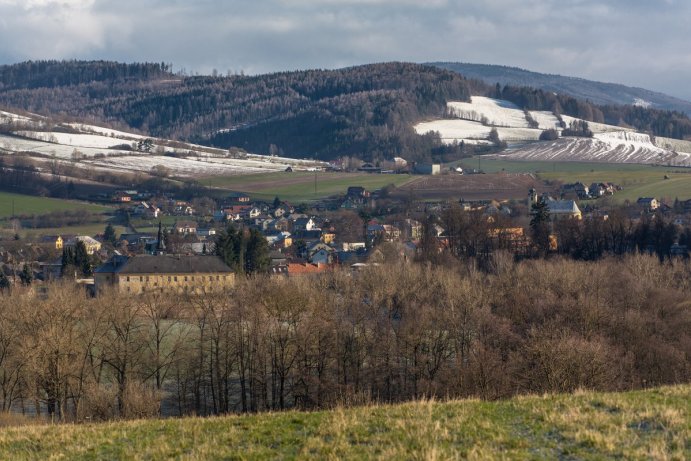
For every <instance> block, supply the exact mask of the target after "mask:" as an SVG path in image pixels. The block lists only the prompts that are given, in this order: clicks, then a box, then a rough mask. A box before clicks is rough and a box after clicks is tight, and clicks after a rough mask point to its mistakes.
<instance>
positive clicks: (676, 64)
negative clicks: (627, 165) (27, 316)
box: [0, 0, 691, 99]
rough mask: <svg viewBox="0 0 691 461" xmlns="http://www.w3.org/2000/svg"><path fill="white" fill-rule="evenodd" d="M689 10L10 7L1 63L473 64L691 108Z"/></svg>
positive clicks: (172, 1)
mask: <svg viewBox="0 0 691 461" xmlns="http://www.w3.org/2000/svg"><path fill="white" fill-rule="evenodd" d="M689 19H691V2H688V1H686V0H646V1H643V0H628V1H625V0H609V1H594V0H562V1H559V2H558V1H556V0H483V1H481V2H479V1H475V0H473V1H470V0H468V1H466V0H456V1H454V0H426V1H425V0H282V1H281V0H255V1H244V0H194V1H193V0H119V1H117V2H113V1H108V0H0V63H12V62H17V61H23V60H27V59H62V58H68V59H71V58H76V59H113V60H119V61H128V62H129V61H144V60H147V61H157V62H159V61H165V62H171V63H173V64H174V65H175V68H176V69H182V68H184V69H186V70H187V71H188V72H200V73H209V72H211V71H212V69H217V70H218V71H219V72H222V73H225V72H227V71H231V72H239V71H244V72H246V73H264V72H272V71H281V70H293V69H305V68H334V67H342V66H348V65H356V64H363V63H368V62H380V61H389V60H405V61H414V62H424V61H435V60H444V61H463V62H479V63H489V64H503V65H510V66H517V67H522V68H526V69H530V70H535V71H540V72H549V73H559V74H563V75H571V76H579V77H584V78H590V79H595V80H602V81H612V82H617V83H624V84H628V85H635V86H641V87H644V88H649V89H653V90H660V91H664V92H666V93H669V94H672V95H676V96H680V97H684V98H686V99H691V86H690V85H688V83H687V82H688V81H689V80H691V48H690V47H689V46H688V44H689V43H690V42H691V40H690V39H691V28H689V27H688V25H687V22H688V20H689Z"/></svg>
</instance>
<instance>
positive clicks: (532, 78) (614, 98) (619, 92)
mask: <svg viewBox="0 0 691 461" xmlns="http://www.w3.org/2000/svg"><path fill="white" fill-rule="evenodd" d="M432 65H434V66H437V67H440V68H442V69H447V70H452V71H454V72H458V73H459V74H462V75H464V76H465V77H467V78H474V79H478V80H482V81H484V82H486V83H488V84H491V85H493V84H495V83H499V84H500V85H502V86H505V85H510V86H530V87H533V88H539V89H542V90H545V91H553V92H556V93H561V94H567V95H570V96H573V97H576V98H579V99H582V100H588V101H592V102H593V103H595V104H599V105H612V104H616V105H632V104H639V105H641V104H642V105H648V104H649V107H652V108H655V109H663V110H673V111H678V112H683V113H685V114H686V115H691V102H690V101H685V100H683V99H679V98H675V97H673V96H669V95H666V94H663V93H658V92H655V91H650V90H646V89H643V88H634V87H630V86H625V85H620V84H617V83H604V82H596V81H592V80H586V79H582V78H575V77H565V76H563V75H552V74H541V73H538V72H531V71H529V70H525V69H520V68H517V67H507V66H497V65H488V64H470V63H460V62H435V63H432Z"/></svg>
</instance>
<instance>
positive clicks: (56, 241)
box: [41, 235, 65, 250]
mask: <svg viewBox="0 0 691 461" xmlns="http://www.w3.org/2000/svg"><path fill="white" fill-rule="evenodd" d="M41 242H42V243H47V244H50V246H51V247H54V248H55V249H56V250H62V248H63V245H64V244H65V242H64V241H63V239H62V237H61V236H59V235H46V236H45V237H43V238H41Z"/></svg>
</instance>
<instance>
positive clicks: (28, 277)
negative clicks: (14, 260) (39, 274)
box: [19, 263, 34, 285]
mask: <svg viewBox="0 0 691 461" xmlns="http://www.w3.org/2000/svg"><path fill="white" fill-rule="evenodd" d="M19 280H21V281H22V285H31V282H32V281H33V280H34V273H33V272H32V270H31V268H30V267H29V265H28V264H26V263H25V264H24V267H23V268H22V271H21V272H20V273H19Z"/></svg>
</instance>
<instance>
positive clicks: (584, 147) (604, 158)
mask: <svg viewBox="0 0 691 461" xmlns="http://www.w3.org/2000/svg"><path fill="white" fill-rule="evenodd" d="M634 134H635V135H636V136H633V137H630V135H631V133H627V132H619V133H606V134H599V135H596V136H595V137H593V138H573V137H567V138H560V139H557V140H555V141H550V142H540V143H535V144H530V145H527V146H524V147H521V148H519V149H516V150H514V151H512V152H511V153H507V154H502V155H497V157H500V158H503V159H507V160H537V161H576V162H606V163H643V164H663V165H667V164H669V165H675V166H691V156H689V155H688V154H684V153H675V152H671V151H668V150H666V149H661V148H659V147H657V146H655V145H653V144H652V143H651V142H650V138H648V139H647V141H646V140H645V137H646V136H647V135H643V134H640V133H634Z"/></svg>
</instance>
